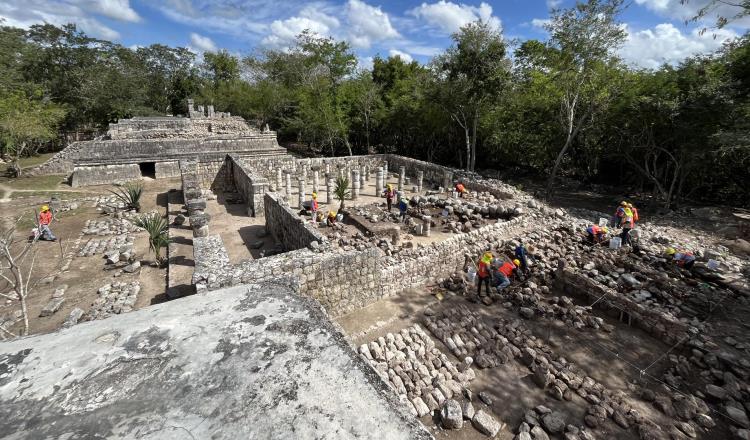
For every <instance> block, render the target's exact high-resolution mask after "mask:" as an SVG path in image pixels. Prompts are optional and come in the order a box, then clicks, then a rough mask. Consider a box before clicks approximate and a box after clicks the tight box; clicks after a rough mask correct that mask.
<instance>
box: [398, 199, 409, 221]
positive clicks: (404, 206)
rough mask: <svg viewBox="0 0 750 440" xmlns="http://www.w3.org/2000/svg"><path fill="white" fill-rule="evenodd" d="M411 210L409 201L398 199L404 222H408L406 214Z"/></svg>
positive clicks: (400, 214)
mask: <svg viewBox="0 0 750 440" xmlns="http://www.w3.org/2000/svg"><path fill="white" fill-rule="evenodd" d="M408 209H409V199H408V198H406V197H403V196H400V197H399V199H398V212H399V216H400V218H401V221H402V222H405V221H406V212H407V211H408Z"/></svg>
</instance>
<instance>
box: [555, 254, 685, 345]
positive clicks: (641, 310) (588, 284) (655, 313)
mask: <svg viewBox="0 0 750 440" xmlns="http://www.w3.org/2000/svg"><path fill="white" fill-rule="evenodd" d="M557 279H558V280H559V281H560V283H561V285H562V287H563V290H564V291H565V293H566V294H568V295H570V296H581V295H585V296H586V297H587V300H588V301H591V302H592V303H593V302H594V301H597V300H598V302H597V303H596V304H597V307H599V308H601V309H604V310H608V311H611V312H612V313H615V314H616V315H619V313H620V310H618V308H619V309H623V310H627V311H628V313H629V314H630V321H631V325H636V326H637V327H639V328H641V329H642V330H644V331H646V332H647V333H650V334H652V335H654V336H655V337H656V338H658V339H661V340H663V341H664V342H666V343H668V344H674V343H676V342H678V341H682V340H685V339H686V338H687V332H688V325H687V324H685V323H683V322H682V321H680V320H679V319H677V318H676V317H674V316H671V315H667V314H665V313H663V312H661V311H659V310H655V309H650V308H648V307H646V306H644V305H643V304H640V303H638V302H636V301H634V300H632V299H631V298H629V297H628V296H626V295H623V294H621V293H619V292H618V291H616V290H614V289H611V288H609V287H607V286H605V285H603V284H601V283H599V282H597V281H596V280H593V279H591V278H589V277H587V276H585V275H583V274H580V273H578V272H576V271H575V270H573V269H571V268H564V269H562V270H561V271H558V274H557ZM602 296H604V298H603V299H601V300H600V298H602ZM610 304H611V305H610ZM612 305H614V306H616V307H613V306H612Z"/></svg>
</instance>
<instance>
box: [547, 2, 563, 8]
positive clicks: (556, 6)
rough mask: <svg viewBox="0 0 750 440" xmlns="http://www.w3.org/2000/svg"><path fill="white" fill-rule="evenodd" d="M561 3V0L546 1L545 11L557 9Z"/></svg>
mask: <svg viewBox="0 0 750 440" xmlns="http://www.w3.org/2000/svg"><path fill="white" fill-rule="evenodd" d="M562 2H563V0H547V9H557V8H559V7H560V5H561V4H562Z"/></svg>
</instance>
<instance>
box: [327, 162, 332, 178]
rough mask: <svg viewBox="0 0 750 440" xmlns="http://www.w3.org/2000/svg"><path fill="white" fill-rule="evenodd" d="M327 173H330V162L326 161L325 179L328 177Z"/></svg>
mask: <svg viewBox="0 0 750 440" xmlns="http://www.w3.org/2000/svg"><path fill="white" fill-rule="evenodd" d="M329 174H331V164H330V163H329V162H326V179H327V178H328V177H329V176H328V175H329Z"/></svg>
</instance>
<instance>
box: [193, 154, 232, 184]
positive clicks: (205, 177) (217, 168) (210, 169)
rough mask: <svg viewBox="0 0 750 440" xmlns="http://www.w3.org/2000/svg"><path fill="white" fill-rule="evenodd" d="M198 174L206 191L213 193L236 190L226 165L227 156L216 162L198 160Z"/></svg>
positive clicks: (215, 160)
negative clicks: (209, 190)
mask: <svg viewBox="0 0 750 440" xmlns="http://www.w3.org/2000/svg"><path fill="white" fill-rule="evenodd" d="M203 159H205V158H203ZM196 173H197V177H198V181H199V182H200V184H201V187H202V188H204V189H211V190H213V191H234V189H235V187H234V181H233V179H232V175H231V173H230V171H229V169H228V167H227V166H226V163H225V156H223V157H221V158H220V159H214V160H198V161H197V163H196Z"/></svg>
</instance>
